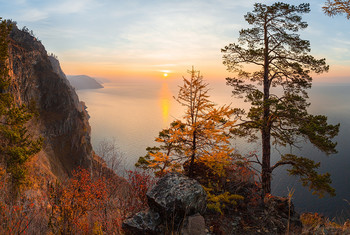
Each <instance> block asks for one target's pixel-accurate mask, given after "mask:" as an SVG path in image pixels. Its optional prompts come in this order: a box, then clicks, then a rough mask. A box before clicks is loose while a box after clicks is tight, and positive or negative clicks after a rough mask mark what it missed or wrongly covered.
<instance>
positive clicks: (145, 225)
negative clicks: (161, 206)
mask: <svg viewBox="0 0 350 235" xmlns="http://www.w3.org/2000/svg"><path fill="white" fill-rule="evenodd" d="M160 223H161V218H160V216H159V214H158V213H157V212H154V211H152V210H147V211H141V212H139V213H137V214H135V215H134V216H133V217H132V218H130V219H127V220H125V221H124V222H123V229H124V230H125V231H126V234H130V235H132V234H135V235H137V234H149V235H152V234H157V233H158V231H157V226H158V225H159V224H160Z"/></svg>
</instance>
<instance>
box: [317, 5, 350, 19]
mask: <svg viewBox="0 0 350 235" xmlns="http://www.w3.org/2000/svg"><path fill="white" fill-rule="evenodd" d="M322 8H323V11H324V13H326V15H329V16H335V15H342V14H345V15H346V18H347V19H350V0H327V2H326V3H325V5H324V6H323V7H322Z"/></svg>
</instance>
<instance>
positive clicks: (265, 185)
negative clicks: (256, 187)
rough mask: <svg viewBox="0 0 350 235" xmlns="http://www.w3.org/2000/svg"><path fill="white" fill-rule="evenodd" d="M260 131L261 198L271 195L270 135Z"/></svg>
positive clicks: (265, 131) (267, 132)
mask: <svg viewBox="0 0 350 235" xmlns="http://www.w3.org/2000/svg"><path fill="white" fill-rule="evenodd" d="M265 129H267V128H264V129H263V131H262V149H263V156H262V171H261V181H262V189H263V195H262V196H263V197H264V196H265V195H266V194H267V193H271V168H270V156H271V144H270V133H269V131H267V130H265Z"/></svg>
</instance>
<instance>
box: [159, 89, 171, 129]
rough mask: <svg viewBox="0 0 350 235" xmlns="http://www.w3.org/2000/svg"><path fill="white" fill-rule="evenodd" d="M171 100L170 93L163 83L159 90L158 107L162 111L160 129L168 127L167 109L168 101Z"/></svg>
mask: <svg viewBox="0 0 350 235" xmlns="http://www.w3.org/2000/svg"><path fill="white" fill-rule="evenodd" d="M171 99H172V94H171V91H170V90H169V86H168V83H167V82H163V84H162V88H161V90H160V106H161V109H162V120H163V123H162V127H163V128H166V127H167V126H168V125H169V109H170V101H171Z"/></svg>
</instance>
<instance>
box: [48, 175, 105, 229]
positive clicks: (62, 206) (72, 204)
mask: <svg viewBox="0 0 350 235" xmlns="http://www.w3.org/2000/svg"><path fill="white" fill-rule="evenodd" d="M48 190H49V202H50V205H51V212H50V216H49V227H50V229H51V231H52V232H53V233H55V234H56V233H59V234H75V233H89V232H90V231H91V230H92V229H93V224H92V222H91V219H92V218H95V217H94V213H93V212H96V211H98V210H97V209H98V208H99V207H101V204H102V203H103V202H104V201H106V196H107V188H106V183H105V181H104V179H101V178H100V179H92V177H91V175H90V173H89V171H87V170H86V169H78V170H77V171H73V173H72V178H70V179H68V180H67V181H66V182H63V183H58V182H56V183H55V184H50V185H49V188H48ZM97 222H99V221H97Z"/></svg>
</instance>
